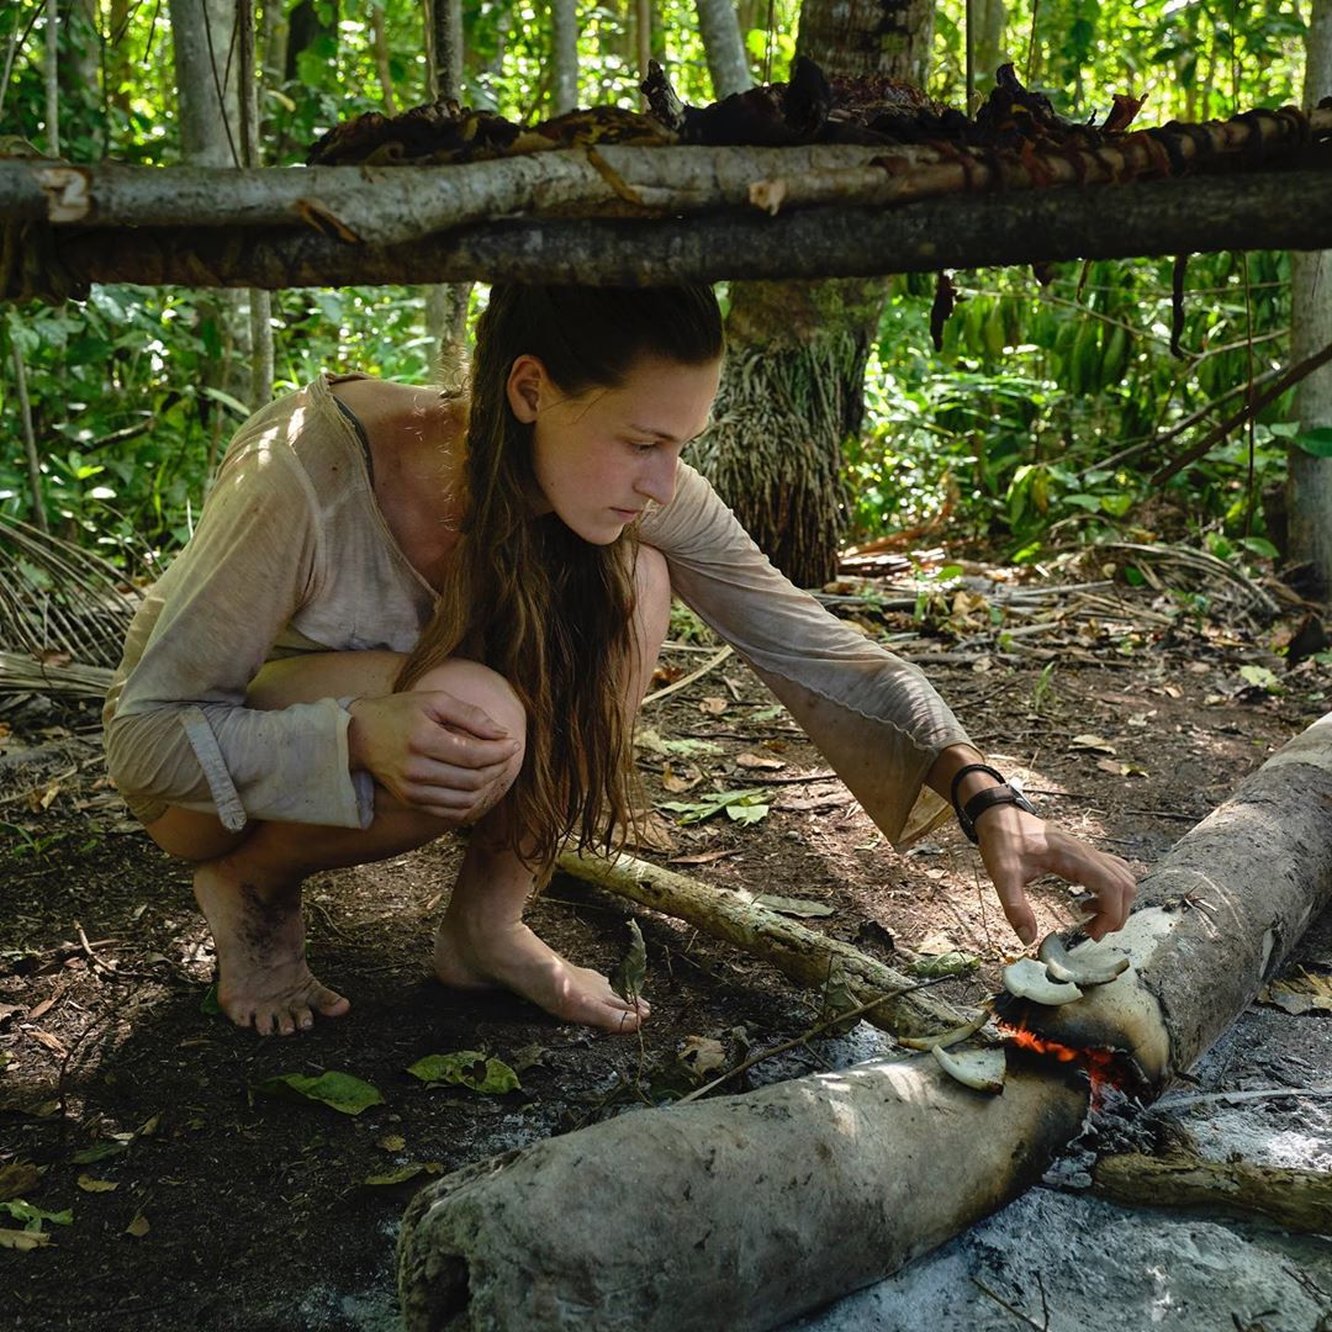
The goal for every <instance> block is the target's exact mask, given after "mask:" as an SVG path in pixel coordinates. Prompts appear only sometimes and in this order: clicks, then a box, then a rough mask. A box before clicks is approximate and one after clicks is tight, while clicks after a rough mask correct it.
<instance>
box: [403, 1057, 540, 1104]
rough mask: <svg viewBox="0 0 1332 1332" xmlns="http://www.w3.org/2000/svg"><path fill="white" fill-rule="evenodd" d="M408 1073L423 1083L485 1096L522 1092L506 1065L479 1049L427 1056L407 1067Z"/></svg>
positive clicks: (513, 1073) (515, 1075) (519, 1084)
mask: <svg viewBox="0 0 1332 1332" xmlns="http://www.w3.org/2000/svg"><path fill="white" fill-rule="evenodd" d="M407 1072H408V1073H410V1074H411V1075H412V1077H414V1078H420V1079H421V1081H422V1082H430V1083H439V1082H443V1083H448V1084H450V1085H453V1086H461V1087H468V1088H470V1089H471V1090H472V1091H475V1092H482V1093H484V1094H485V1095H487V1096H501V1095H503V1094H504V1093H505V1092H511V1091H521V1090H522V1084H521V1083H519V1081H518V1075H517V1074H516V1073H515V1072H514V1071H513V1069H511V1068H510V1067H509V1066H508V1064H506V1063H505V1062H504V1061H503V1060H502V1059H494V1058H487V1057H486V1056H485V1055H484V1054H482V1053H481V1052H480V1051H478V1050H457V1051H455V1052H454V1053H453V1054H436V1055H426V1056H425V1058H424V1059H418V1060H417V1061H416V1063H414V1064H412V1065H410V1066H409V1067H408V1069H407Z"/></svg>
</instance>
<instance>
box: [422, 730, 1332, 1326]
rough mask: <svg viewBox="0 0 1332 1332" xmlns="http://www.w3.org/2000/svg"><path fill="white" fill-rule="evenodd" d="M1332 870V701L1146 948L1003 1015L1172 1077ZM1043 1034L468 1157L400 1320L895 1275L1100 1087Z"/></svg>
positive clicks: (1297, 927) (1242, 796) (1190, 861)
mask: <svg viewBox="0 0 1332 1332" xmlns="http://www.w3.org/2000/svg"><path fill="white" fill-rule="evenodd" d="M1329 894H1332V714H1329V715H1328V716H1327V717H1324V718H1323V719H1322V720H1320V721H1319V722H1317V723H1315V724H1314V725H1313V726H1311V727H1310V728H1309V729H1308V730H1307V731H1305V732H1304V733H1303V734H1302V735H1300V736H1299V737H1297V738H1296V739H1295V740H1293V741H1292V742H1291V743H1290V744H1288V745H1287V746H1286V747H1285V748H1284V749H1282V750H1281V751H1280V752H1279V753H1278V754H1276V755H1275V756H1274V757H1273V758H1272V759H1270V760H1269V761H1268V762H1267V763H1266V764H1265V765H1264V766H1263V767H1262V768H1261V769H1260V770H1259V771H1258V772H1257V773H1255V774H1254V775H1253V776H1252V777H1251V778H1249V779H1248V781H1246V782H1245V783H1244V784H1243V785H1242V786H1241V788H1240V790H1239V791H1238V792H1237V793H1236V795H1235V796H1234V797H1232V798H1231V799H1230V800H1228V801H1227V802H1226V803H1225V804H1223V805H1222V806H1221V807H1220V808H1218V809H1217V810H1216V811H1215V812H1214V813H1213V814H1212V815H1210V816H1209V817H1208V818H1207V819H1206V820H1204V821H1203V822H1202V823H1201V824H1200V825H1199V826H1198V827H1197V828H1195V829H1194V830H1193V831H1192V832H1190V833H1189V834H1188V835H1186V836H1185V837H1184V838H1183V839H1182V840H1181V841H1180V843H1179V844H1178V845H1177V846H1176V847H1175V848H1174V849H1173V850H1172V851H1171V852H1170V853H1169V854H1168V855H1167V856H1166V857H1165V859H1164V860H1163V861H1162V863H1161V865H1160V866H1159V867H1158V868H1157V869H1156V870H1155V871H1154V872H1153V873H1152V874H1151V875H1150V876H1149V877H1148V879H1147V881H1146V882H1145V883H1144V886H1143V896H1144V898H1145V900H1146V905H1145V906H1144V908H1143V909H1142V910H1141V911H1139V912H1137V913H1135V915H1134V916H1133V917H1132V919H1131V920H1130V921H1129V924H1128V925H1127V926H1126V927H1125V929H1124V930H1123V931H1121V933H1120V934H1119V935H1117V936H1115V938H1114V940H1113V942H1114V944H1115V945H1116V946H1118V947H1121V948H1125V949H1126V950H1127V951H1128V952H1129V954H1130V956H1131V958H1132V960H1133V965H1132V966H1131V967H1130V968H1129V970H1128V971H1126V972H1125V973H1124V975H1123V976H1121V977H1120V978H1119V979H1118V980H1116V981H1114V982H1112V983H1111V984H1109V985H1102V986H1099V987H1097V989H1095V990H1094V991H1092V992H1091V993H1090V994H1089V995H1088V996H1087V997H1086V998H1085V999H1082V1000H1079V1001H1078V1002H1077V1003H1074V1004H1069V1005H1065V1006H1064V1007H1062V1008H1059V1009H1046V1008H1036V1007H1034V1006H1025V1007H1019V1006H1015V1005H1008V1006H1007V1009H1008V1013H1007V1016H1008V1017H1009V1019H1010V1020H1012V1021H1015V1022H1020V1023H1021V1025H1022V1026H1023V1027H1024V1028H1025V1030H1026V1032H1027V1036H1026V1039H1028V1040H1029V1041H1030V1040H1035V1041H1037V1042H1038V1043H1043V1044H1048V1045H1049V1046H1050V1047H1051V1049H1052V1050H1053V1051H1054V1052H1055V1053H1057V1054H1061V1055H1062V1054H1066V1053H1067V1052H1068V1049H1070V1048H1071V1049H1074V1050H1078V1049H1087V1048H1089V1047H1090V1048H1097V1049H1103V1050H1109V1051H1113V1052H1116V1053H1117V1054H1120V1055H1122V1056H1126V1057H1127V1058H1128V1059H1131V1061H1132V1062H1133V1064H1134V1065H1135V1066H1136V1069H1137V1072H1138V1074H1139V1078H1140V1082H1141V1086H1142V1089H1143V1091H1144V1092H1145V1093H1146V1094H1148V1095H1151V1094H1155V1093H1158V1092H1159V1091H1160V1090H1162V1089H1163V1088H1164V1087H1165V1085H1166V1084H1167V1083H1168V1082H1169V1081H1170V1079H1171V1078H1172V1077H1173V1076H1174V1075H1175V1074H1176V1073H1179V1072H1182V1071H1183V1070H1184V1069H1186V1068H1187V1067H1188V1066H1189V1065H1190V1064H1192V1063H1193V1062H1194V1061H1195V1060H1196V1059H1197V1058H1198V1057H1199V1056H1200V1055H1201V1054H1202V1053H1203V1052H1204V1051H1205V1050H1206V1049H1207V1047H1208V1046H1209V1045H1210V1044H1211V1043H1212V1042H1213V1041H1214V1040H1215V1039H1216V1038H1217V1037H1218V1036H1219V1035H1220V1034H1221V1033H1222V1032H1223V1031H1224V1030H1225V1028H1226V1027H1227V1026H1228V1025H1229V1024H1230V1023H1231V1022H1232V1021H1233V1020H1234V1018H1235V1017H1236V1016H1237V1015H1238V1014H1239V1012H1240V1011H1241V1010H1242V1009H1243V1008H1244V1007H1245V1006H1247V1004H1248V1003H1249V1002H1250V1000H1251V999H1252V998H1253V996H1254V994H1255V993H1256V992H1257V989H1258V987H1259V986H1260V985H1261V984H1262V982H1263V981H1264V979H1265V978H1267V977H1268V976H1270V975H1271V973H1272V972H1273V971H1274V970H1275V969H1276V968H1277V966H1279V965H1280V962H1281V960H1282V959H1283V958H1284V957H1285V956H1286V954H1287V953H1288V952H1289V950H1290V948H1291V947H1292V946H1293V945H1294V943H1295V942H1296V940H1297V939H1298V938H1299V936H1300V934H1301V933H1302V932H1303V930H1304V929H1305V927H1306V926H1307V924H1308V923H1309V921H1310V920H1311V919H1312V917H1313V915H1314V914H1315V913H1316V912H1317V911H1318V910H1320V909H1321V908H1322V906H1323V905H1324V904H1325V902H1326V901H1327V899H1328V896H1329ZM1076 953H1077V950H1074V954H1075V956H1076ZM1033 1033H1034V1035H1033ZM1031 1058H1032V1057H1030V1056H1025V1055H1018V1056H1017V1057H1016V1058H1015V1059H1011V1060H1010V1073H1009V1077H1008V1081H1007V1084H1006V1086H1005V1088H1004V1092H1003V1094H1002V1095H1001V1096H997V1097H987V1096H983V1095H979V1094H976V1093H972V1092H969V1091H966V1090H964V1089H963V1088H961V1087H959V1086H958V1085H957V1084H955V1083H951V1082H949V1081H948V1080H947V1079H946V1078H945V1077H944V1076H943V1075H942V1074H941V1073H940V1072H939V1071H938V1069H937V1068H936V1067H935V1065H934V1063H933V1061H931V1060H923V1059H918V1058H914V1059H907V1060H902V1061H892V1060H887V1061H875V1062H871V1063H868V1064H861V1065H858V1066H856V1067H855V1068H851V1069H847V1070H845V1071H843V1072H840V1073H830V1074H823V1075H820V1076H817V1077H809V1078H801V1079H797V1080H795V1081H792V1082H787V1083H783V1084H779V1085H777V1086H773V1087H768V1088H765V1089H764V1090H762V1091H759V1092H754V1093H750V1094H748V1095H742V1096H728V1097H721V1098H718V1099H716V1100H711V1101H703V1102H695V1103H692V1104H690V1105H687V1106H683V1107H679V1108H677V1109H668V1110H643V1111H635V1112H631V1113H626V1114H623V1115H621V1116H620V1117H619V1118H617V1119H615V1120H612V1121H610V1122H608V1123H604V1124H599V1125H597V1126H595V1127H593V1128H590V1129H584V1130H581V1131H579V1132H576V1133H571V1134H568V1135H566V1136H564V1137H560V1138H553V1139H549V1140H547V1141H545V1142H542V1143H539V1144H537V1145H536V1146H533V1147H530V1148H526V1149H524V1150H522V1151H519V1152H514V1153H510V1154H509V1155H506V1156H503V1157H498V1158H495V1159H494V1160H491V1161H486V1162H482V1163H479V1164H477V1165H474V1166H470V1167H467V1168H465V1169H464V1170H461V1171H458V1172H456V1173H455V1174H453V1175H450V1176H447V1177H446V1178H444V1179H441V1180H438V1181H436V1182H435V1183H434V1184H432V1185H430V1186H429V1187H427V1188H426V1189H425V1190H423V1191H422V1192H421V1193H420V1194H418V1195H417V1197H416V1199H415V1200H414V1201H413V1202H412V1204H411V1206H410V1207H409V1209H408V1211H407V1215H406V1217H405V1218H404V1222H403V1230H402V1237H401V1241H400V1246H399V1288H400V1292H401V1296H402V1305H403V1312H404V1316H405V1318H406V1323H407V1327H408V1328H409V1329H411V1330H412V1332H426V1330H429V1332H454V1330H455V1329H456V1330H458V1332H461V1330H462V1329H476V1330H478V1332H479V1330H480V1329H483V1328H484V1329H500V1330H503V1329H518V1328H522V1329H563V1328H579V1329H588V1330H589V1332H600V1330H602V1329H606V1330H609V1329H624V1330H625V1332H628V1329H634V1332H656V1330H658V1329H660V1330H661V1332H666V1330H667V1329H670V1332H692V1330H693V1329H698V1330H699V1332H703V1330H704V1329H707V1330H708V1332H711V1329H715V1328H717V1327H726V1328H734V1329H764V1328H771V1327H774V1326H776V1325H778V1324H780V1323H782V1322H783V1321H785V1320H788V1319H790V1318H793V1317H795V1316H796V1315H798V1314H800V1313H802V1312H804V1311H806V1310H808V1309H811V1308H814V1307H817V1306H818V1305H819V1304H822V1303H824V1302H826V1301H827V1300H829V1299H832V1298H834V1297H835V1296H837V1295H841V1294H845V1293H847V1292H849V1291H851V1290H854V1289H856V1288H858V1287H860V1286H863V1285H867V1284H869V1283H870V1282H873V1281H876V1280H879V1279H881V1278H883V1277H885V1276H888V1275H889V1274H890V1273H892V1272H893V1271H895V1270H896V1269H897V1268H898V1267H900V1266H901V1265H902V1264H903V1263H905V1262H907V1261H909V1260H910V1259H912V1258H914V1257H917V1256H918V1255H920V1254H922V1253H925V1252H927V1251H928V1250H929V1249H931V1248H933V1247H934V1246H935V1245H937V1244H940V1243H942V1242H943V1241H944V1240H946V1239H948V1238H950V1237H951V1236H953V1235H955V1234H957V1233H958V1232H959V1231H961V1230H962V1229H964V1228H965V1227H966V1226H968V1225H970V1224H971V1223H972V1222H974V1221H976V1220H977V1219H979V1218H980V1217H982V1216H984V1215H986V1214H988V1213H989V1212H991V1211H993V1210H995V1209H996V1208H998V1207H1000V1206H1002V1205H1003V1203H1005V1202H1007V1201H1008V1200H1010V1199H1011V1198H1013V1197H1014V1196H1016V1195H1017V1193H1019V1192H1020V1191H1021V1190H1022V1189H1024V1188H1026V1187H1027V1186H1028V1185H1029V1184H1031V1183H1032V1182H1034V1181H1035V1180H1036V1179H1037V1178H1039V1176H1040V1174H1041V1172H1042V1171H1043V1169H1044V1168H1045V1166H1046V1164H1047V1162H1048V1160H1049V1159H1050V1158H1051V1157H1052V1156H1053V1155H1054V1154H1055V1153H1056V1152H1057V1151H1058V1150H1059V1149H1060V1148H1062V1147H1063V1146H1064V1145H1065V1144H1066V1143H1068V1142H1069V1141H1070V1140H1071V1139H1072V1138H1073V1137H1074V1136H1075V1135H1076V1133H1077V1132H1078V1130H1079V1128H1080V1126H1081V1124H1082V1122H1083V1118H1084V1115H1085V1112H1086V1108H1087V1104H1088V1091H1087V1089H1086V1085H1085V1082H1083V1081H1082V1080H1081V1079H1079V1080H1078V1081H1077V1082H1076V1083H1073V1082H1070V1080H1069V1076H1068V1069H1069V1065H1068V1064H1065V1063H1060V1062H1057V1061H1056V1060H1044V1061H1041V1062H1031ZM1015 1064H1016V1065H1018V1067H1016V1068H1014V1065H1015Z"/></svg>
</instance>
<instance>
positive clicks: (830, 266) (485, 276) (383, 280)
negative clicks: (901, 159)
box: [0, 165, 1332, 299]
mask: <svg viewBox="0 0 1332 1332" xmlns="http://www.w3.org/2000/svg"><path fill="white" fill-rule="evenodd" d="M23 245H24V246H25V247H29V249H30V250H31V248H32V247H36V250H35V252H30V253H29V254H27V256H26V257H24V256H19V257H20V258H21V259H22V262H20V263H13V262H11V263H10V264H8V265H7V266H6V267H5V268H4V269H3V270H0V282H3V286H0V296H3V297H6V298H9V299H14V298H15V297H22V296H25V295H40V294H42V292H41V290H40V285H41V281H42V279H43V278H44V277H46V276H50V277H51V278H52V286H53V287H55V288H56V294H59V290H60V289H61V288H64V289H66V290H77V289H78V288H79V287H80V285H86V284H87V283H89V282H135V283H143V284H147V285H184V286H193V287H247V286H248V287H261V288H271V289H277V288H282V287H308V286H350V285H367V286H377V285H387V284H394V283H429V282H457V281H471V280H482V281H498V280H504V279H507V280H513V281H533V282H537V281H544V282H585V283H599V284H615V283H627V284H635V283H661V282H669V281H679V280H686V279H691V280H702V281H717V280H721V279H727V278H731V279H757V278H785V279H815V278H825V277H862V276H873V275H879V274H889V273H906V272H929V271H934V270H937V269H941V268H980V267H989V266H995V265H1006V264H1028V263H1034V262H1040V261H1058V260H1074V259H1101V258H1127V257H1131V256H1135V255H1172V254H1184V253H1199V252H1205V251H1216V250H1250V249H1294V250H1321V249H1332V170H1329V169H1328V168H1327V167H1326V166H1322V165H1319V166H1314V167H1309V166H1302V167H1295V168H1291V169H1288V170H1279V171H1278V170H1264V171H1262V172H1254V173H1248V174H1236V175H1226V176H1219V177H1186V178H1184V179H1179V180H1158V181H1147V182H1137V183H1132V184H1124V185H1102V186H1096V187H1081V188H1079V187H1060V188H1051V189H1045V190H1031V191H1024V192H1015V193H992V194H984V195H964V196H951V197H947V198H937V199H925V200H919V201H916V202H913V203H907V204H902V205H899V206H896V207H891V208H864V207H859V208H847V207H838V206H822V207H811V208H805V209H797V210H792V211H790V212H782V213H779V214H778V215H777V216H775V217H770V216H768V215H766V214H763V213H760V212H757V211H755V210H753V209H745V210H743V211H738V212H734V211H733V212H726V213H715V214H705V215H701V216H697V217H689V218H667V219H574V220H565V221H558V220H543V221H505V222H492V223H486V224H484V225H475V226H470V227H464V228H459V229H457V230H454V231H450V232H447V233H441V234H437V235H432V236H428V237H426V238H424V239H421V240H417V241H412V242H408V243H402V244H393V245H356V244H348V243H346V242H343V241H338V240H335V239H332V238H330V237H327V236H323V235H319V234H317V233H315V232H313V231H308V230H305V231H301V230H295V229H290V228H288V229H284V230H272V231H252V230H243V229H239V228H234V227H206V228H200V227H179V228H172V227H144V228H139V229H101V228H89V229H79V228H72V227H50V226H46V225H43V224H39V223H29V224H27V226H26V231H25V237H24V240H23Z"/></svg>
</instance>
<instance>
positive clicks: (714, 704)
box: [698, 695, 731, 717]
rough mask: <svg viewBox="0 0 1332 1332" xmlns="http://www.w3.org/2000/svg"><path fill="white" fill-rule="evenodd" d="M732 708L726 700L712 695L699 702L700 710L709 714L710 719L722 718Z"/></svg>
mask: <svg viewBox="0 0 1332 1332" xmlns="http://www.w3.org/2000/svg"><path fill="white" fill-rule="evenodd" d="M730 706H731V705H730V704H729V703H728V702H727V701H726V700H725V699H724V698H718V697H717V696H716V695H710V696H709V697H708V698H705V699H701V700H700V701H699V705H698V710H699V711H700V712H705V713H707V715H708V716H709V717H720V716H721V715H722V713H723V712H725V711H726V709H727V708H729V707H730Z"/></svg>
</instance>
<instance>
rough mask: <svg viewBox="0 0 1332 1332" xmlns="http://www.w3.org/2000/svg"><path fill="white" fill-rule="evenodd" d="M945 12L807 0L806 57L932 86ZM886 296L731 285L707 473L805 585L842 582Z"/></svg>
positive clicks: (874, 287) (915, 3)
mask: <svg viewBox="0 0 1332 1332" xmlns="http://www.w3.org/2000/svg"><path fill="white" fill-rule="evenodd" d="M933 16H934V10H933V6H932V5H931V4H930V3H928V0H882V2H880V3H868V0H805V3H804V4H803V5H802V6H801V11H800V43H799V50H800V52H801V54H803V55H807V56H809V57H810V59H812V60H813V61H815V62H816V63H817V64H818V65H819V66H821V67H822V69H823V70H824V72H825V73H826V74H828V75H830V76H833V77H836V76H838V75H842V76H861V75H867V74H888V75H891V76H893V77H896V78H902V79H907V80H909V81H911V82H914V83H920V82H922V80H923V78H924V73H925V69H926V61H927V59H928V53H929V47H930V40H931V37H932V35H933ZM886 295H887V285H886V284H885V283H884V282H882V281H881V280H878V279H873V280H870V281H868V282H865V281H850V282H839V283H836V284H830V285H827V286H824V287H821V288H803V289H802V288H801V287H799V286H796V285H789V284H782V285H774V284H760V285H750V284H745V283H736V284H734V285H732V287H731V308H730V313H729V315H728V317H727V323H726V336H727V343H728V346H729V348H730V351H729V354H728V356H727V364H726V370H725V373H724V375H723V378H722V386H721V390H720V392H719V393H718V396H717V405H716V409H715V411H714V413H713V415H714V418H715V421H716V424H715V425H714V426H713V428H712V429H711V430H710V431H709V432H708V434H707V437H706V440H705V443H704V446H703V447H702V448H701V449H700V450H699V453H698V458H699V465H700V467H701V468H702V470H703V472H704V473H705V474H706V475H707V477H708V479H709V480H710V481H711V482H712V483H713V485H715V486H716V488H717V490H718V492H719V493H720V494H721V496H722V498H723V499H724V500H725V501H726V502H727V504H729V505H730V506H731V508H733V509H734V510H735V512H736V515H737V517H739V519H740V521H741V523H743V524H744V526H745V527H746V528H747V529H748V530H749V532H750V534H751V535H752V536H753V537H754V539H755V541H757V542H758V544H759V546H760V547H761V548H762V549H763V550H764V551H765V552H766V553H767V554H768V556H769V557H770V558H771V559H772V561H773V563H774V564H775V565H776V566H777V567H778V568H779V569H781V571H782V572H783V573H785V574H786V575H787V577H788V578H790V579H791V580H792V582H794V583H796V584H797V585H798V586H801V587H814V586H818V585H820V584H822V583H826V582H828V581H829V580H830V579H832V578H834V577H836V575H837V558H838V552H839V550H840V548H841V542H842V532H843V526H844V521H845V513H846V505H845V502H844V500H845V496H844V495H843V491H842V483H841V470H842V444H843V441H844V440H846V439H847V438H848V437H849V436H851V435H854V434H855V433H856V432H857V431H859V429H860V424H861V420H862V418H863V416H864V386H865V364H866V361H867V360H868V359H869V349H870V345H871V342H872V341H873V338H874V336H875V333H876V332H877V329H878V322H879V313H880V311H881V310H882V308H883V301H884V298H885V296H886Z"/></svg>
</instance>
